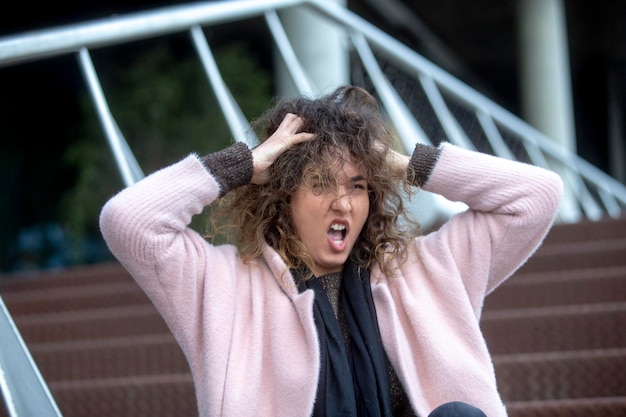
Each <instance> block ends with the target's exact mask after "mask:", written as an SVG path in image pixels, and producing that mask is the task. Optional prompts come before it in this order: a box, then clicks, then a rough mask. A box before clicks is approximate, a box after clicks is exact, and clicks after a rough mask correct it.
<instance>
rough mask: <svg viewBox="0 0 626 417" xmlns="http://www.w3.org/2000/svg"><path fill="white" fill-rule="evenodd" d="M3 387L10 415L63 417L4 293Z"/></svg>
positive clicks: (0, 327)
mask: <svg viewBox="0 0 626 417" xmlns="http://www.w3.org/2000/svg"><path fill="white" fill-rule="evenodd" d="M0 335H2V349H0V390H1V391H2V395H3V397H4V402H5V405H6V409H7V412H8V413H9V416H10V417H32V416H36V417H60V416H61V412H60V411H59V409H58V407H57V404H56V402H55V401H54V398H53V397H52V395H51V394H50V391H49V390H48V386H47V385H46V383H45V381H44V380H43V378H42V377H41V374H40V373H39V368H37V365H36V364H35V362H34V361H33V358H32V356H31V355H30V352H29V351H28V349H27V348H26V345H25V344H24V340H23V339H22V335H21V334H20V332H19V331H18V329H17V327H16V326H15V323H14V322H13V319H12V318H11V315H10V314H9V311H8V310H7V308H6V305H5V304H4V301H3V300H2V297H0Z"/></svg>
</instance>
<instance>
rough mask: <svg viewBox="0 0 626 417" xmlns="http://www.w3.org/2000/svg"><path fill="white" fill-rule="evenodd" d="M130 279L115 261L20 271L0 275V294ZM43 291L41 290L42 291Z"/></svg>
mask: <svg viewBox="0 0 626 417" xmlns="http://www.w3.org/2000/svg"><path fill="white" fill-rule="evenodd" d="M129 280H130V281H132V280H133V279H132V277H131V276H130V274H129V273H128V272H127V271H126V270H125V269H124V267H122V265H120V264H119V263H117V262H112V263H101V264H94V265H87V266H74V267H71V268H64V269H58V270H45V271H36V272H20V273H15V274H8V275H2V276H0V294H2V295H3V297H4V294H5V293H8V292H11V291H23V290H28V289H36V290H47V289H50V288H56V287H59V286H75V285H91V284H94V283H96V282H127V281H129ZM42 292H43V291H42Z"/></svg>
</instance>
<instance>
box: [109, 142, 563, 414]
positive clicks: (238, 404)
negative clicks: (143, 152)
mask: <svg viewBox="0 0 626 417" xmlns="http://www.w3.org/2000/svg"><path fill="white" fill-rule="evenodd" d="M423 188H424V189H425V190H428V191H432V192H435V193H438V194H442V195H443V196H445V197H447V198H448V199H450V200H452V201H462V202H465V203H466V204H467V205H468V206H469V207H470V209H469V210H467V211H466V212H463V213H461V214H458V215H456V216H455V217H453V218H452V219H451V220H449V221H448V222H447V223H446V224H445V225H444V226H443V227H441V228H440V229H439V230H438V231H437V232H434V233H431V234H429V235H426V236H424V237H420V238H418V239H416V240H415V242H414V243H413V245H412V248H411V250H410V257H409V259H408V260H407V261H406V262H404V263H402V264H399V265H396V266H395V267H394V270H397V272H398V273H397V276H394V277H387V276H384V275H383V274H381V272H380V269H379V268H377V267H374V269H373V271H372V274H371V277H372V279H371V282H372V294H373V298H374V302H375V305H376V310H377V315H378V322H379V327H380V331H381V335H382V339H383V344H384V347H385V350H386V352H387V355H388V357H389V360H390V361H391V363H392V365H393V367H394V369H395V370H396V372H397V374H398V377H399V379H400V381H401V382H402V384H403V386H404V388H405V390H406V392H407V394H408V396H409V399H410V401H411V404H412V406H413V408H414V410H415V411H416V412H417V413H419V415H421V416H426V415H428V413H429V412H430V411H431V410H432V409H433V408H435V407H436V406H437V405H439V404H441V403H444V402H448V401H453V400H459V401H466V402H468V403H471V404H473V405H475V406H477V407H479V408H481V409H482V410H483V411H484V412H485V413H486V414H487V416H489V417H502V416H506V410H505V407H504V406H503V403H502V400H501V398H500V396H499V394H498V390H497V387H496V380H495V376H494V367H493V364H492V361H491V358H490V355H489V351H488V348H487V345H486V343H485V340H484V338H483V336H482V334H481V331H480V327H479V319H480V313H481V308H482V305H483V300H484V298H485V296H486V295H487V294H489V293H490V292H491V291H493V290H494V289H495V288H496V287H497V286H498V285H499V284H500V283H501V282H502V281H504V280H505V279H506V278H507V277H509V276H510V275H511V274H512V273H513V272H514V271H515V270H516V269H517V268H518V267H519V266H520V265H522V264H523V263H524V262H525V261H526V260H527V259H528V257H529V256H530V255H531V254H532V253H533V252H534V251H535V250H536V249H537V247H538V246H539V245H540V243H541V241H542V239H543V238H544V236H545V235H546V233H547V232H548V230H549V228H550V227H551V225H552V223H553V221H554V218H555V215H556V213H557V210H558V206H559V203H560V199H561V195H562V182H561V179H560V178H559V177H558V176H557V175H556V174H554V173H552V172H550V171H546V170H544V169H540V168H537V167H533V166H530V165H526V164H522V163H518V162H511V161H508V160H504V159H499V158H495V157H492V156H489V155H486V154H481V153H476V152H470V151H467V150H463V149H461V148H458V147H456V146H453V145H450V144H444V145H442V146H441V155H440V157H439V160H438V162H437V163H436V165H435V167H434V169H433V171H432V174H431V176H430V177H429V179H428V181H427V182H426V184H425V185H424V187H423ZM219 191H220V190H219V185H218V183H217V182H216V180H215V178H214V177H213V176H212V174H211V173H210V172H209V171H208V170H207V169H206V168H205V167H204V166H203V164H202V163H201V162H200V161H199V159H198V158H197V157H196V156H195V155H190V156H188V157H187V158H185V159H183V160H182V161H180V162H178V163H176V164H174V165H172V166H170V167H167V168H164V169H161V170H160V171H157V172H155V173H153V174H152V175H149V176H148V177H146V178H145V179H143V180H142V181H140V182H138V183H137V184H135V185H133V186H131V187H128V188H126V189H125V190H123V191H121V192H120V193H119V194H117V195H116V196H114V197H113V198H112V199H111V200H110V201H109V202H108V203H107V204H106V205H105V206H104V208H103V210H102V213H101V218H100V226H101V231H102V234H103V236H104V238H105V239H106V242H107V244H108V245H109V248H110V250H111V251H112V253H113V254H114V255H115V256H116V257H117V259H119V261H120V262H121V263H122V264H123V265H124V267H125V268H126V269H127V270H128V271H129V272H130V273H131V274H132V276H133V277H134V278H135V279H136V280H137V282H138V283H139V285H140V286H141V287H142V288H143V289H144V291H145V292H146V293H147V294H148V296H149V297H150V298H151V300H152V301H153V302H154V304H155V305H156V307H157V308H158V310H159V311H160V313H161V314H162V315H163V317H164V318H165V320H166V322H167V323H168V325H169V327H170V329H171V330H172V332H173V334H174V335H175V337H176V339H177V340H178V342H179V343H180V345H181V347H182V349H183V351H184V353H185V355H186V357H187V359H188V361H189V364H190V367H191V371H192V373H193V379H194V383H195V389H196V395H197V399H198V408H199V413H200V416H203V417H205V416H233V417H243V416H268V417H280V416H284V417H300V416H301V417H305V416H309V415H310V414H311V412H312V410H313V403H314V401H315V395H316V387H317V380H318V371H319V370H318V368H319V360H318V355H319V346H318V339H317V334H316V328H315V324H314V321H313V313H312V305H313V292H312V291H311V290H308V291H305V292H303V293H301V294H300V293H298V291H297V289H296V286H295V285H294V283H293V280H292V277H291V275H290V274H289V272H288V271H287V270H286V267H285V264H284V263H283V261H282V260H281V258H280V257H279V256H278V254H277V253H276V252H275V251H274V250H272V249H271V248H269V247H266V248H265V250H264V252H263V257H262V258H261V259H258V260H256V261H254V262H251V263H243V262H242V260H241V258H240V257H239V254H238V251H237V249H236V248H235V247H234V246H231V245H222V246H212V245H210V244H209V243H207V242H206V241H205V239H203V238H202V237H201V236H200V235H198V234H197V233H196V232H194V231H193V230H191V229H190V228H188V227H187V226H188V224H189V223H190V222H191V219H192V216H193V215H195V214H198V213H200V212H201V211H202V209H203V208H204V207H205V206H206V205H208V204H209V203H211V202H212V201H213V200H215V199H216V198H217V197H218V195H219Z"/></svg>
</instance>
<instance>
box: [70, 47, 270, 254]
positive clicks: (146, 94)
mask: <svg viewBox="0 0 626 417" xmlns="http://www.w3.org/2000/svg"><path fill="white" fill-rule="evenodd" d="M214 53H215V58H216V61H217V63H218V66H219V68H220V72H221V73H222V76H223V77H224V80H225V82H226V84H227V85H228V87H229V89H230V90H231V93H232V94H233V96H234V97H235V99H236V101H237V102H238V103H239V105H240V107H241V109H242V111H243V112H244V114H245V115H246V117H247V118H248V120H252V119H253V118H254V117H256V116H258V115H259V114H261V113H262V112H263V111H264V110H265V109H266V108H267V106H268V105H269V103H270V101H271V76H270V74H269V72H268V70H267V69H266V68H261V67H260V66H259V64H258V63H257V62H256V60H255V59H254V54H252V53H251V51H249V50H248V49H247V48H246V45H245V44H244V43H233V44H227V45H224V46H221V47H219V48H217V49H215V51H214ZM93 59H94V62H95V63H96V68H103V69H102V70H99V77H100V79H101V83H102V85H103V90H104V92H105V95H106V97H107V101H108V102H109V106H110V108H111V113H112V114H113V116H114V118H115V119H116V121H117V123H118V125H119V127H120V130H121V132H122V134H123V135H124V137H125V138H126V140H127V142H128V144H129V146H130V148H131V150H132V151H133V153H134V154H135V157H136V159H137V161H138V163H139V165H140V167H141V168H142V170H143V172H144V173H145V174H146V175H147V174H149V173H150V172H152V171H154V170H157V169H159V168H161V167H164V166H166V165H169V164H171V163H173V162H175V161H177V160H179V159H182V158H183V157H185V156H186V155H188V154H189V153H192V152H194V153H197V154H200V155H202V154H206V153H209V152H213V151H216V150H219V149H222V148H224V147H226V146H228V145H229V144H231V143H232V142H233V138H232V136H231V134H230V131H229V129H228V126H227V125H226V122H225V120H224V118H223V115H222V112H221V109H220V107H219V105H218V103H217V101H216V99H215V95H214V93H213V91H212V89H211V87H210V83H209V81H208V79H207V76H206V74H205V73H204V70H203V68H202V66H201V64H200V62H199V59H198V58H197V57H196V56H194V55H193V54H186V53H181V52H180V51H179V50H177V49H176V45H175V44H173V43H172V42H170V41H160V42H156V43H155V44H153V45H151V46H150V47H149V48H145V49H143V50H141V52H136V51H130V53H129V51H125V53H123V54H120V51H118V50H111V51H104V52H103V53H102V54H101V55H95V56H94V57H93ZM99 61H102V62H99ZM81 108H82V109H83V112H84V115H85V116H84V117H83V123H81V125H80V127H79V130H78V131H77V135H78V140H76V141H75V142H74V144H73V145H72V146H70V147H69V148H68V149H67V152H66V158H67V162H68V163H69V164H71V165H72V166H74V167H75V168H76V172H77V178H76V183H75V185H74V187H73V188H72V189H71V190H69V191H68V192H67V193H66V194H65V196H64V197H63V199H62V200H61V202H60V205H61V208H62V209H61V210H60V213H61V216H62V218H61V219H60V221H61V223H62V226H63V228H64V229H65V230H67V231H68V232H69V235H70V236H71V240H72V241H74V242H81V241H83V239H84V238H85V237H86V236H94V235H97V236H99V231H98V215H99V212H100V209H101V208H102V205H103V204H104V203H105V202H106V200H107V199H108V198H110V197H111V196H112V195H113V194H114V193H115V192H117V191H119V190H120V189H121V188H122V187H123V183H122V179H121V176H120V175H119V173H118V170H117V168H116V166H115V163H114V160H113V157H112V154H111V152H110V151H109V149H108V145H107V142H106V140H105V137H104V134H103V132H102V129H101V127H100V124H99V121H98V119H97V116H96V114H95V110H94V109H93V104H92V102H91V99H90V97H89V96H88V95H87V93H86V92H85V94H84V95H83V97H82V98H81ZM196 217H197V218H198V217H200V216H196ZM192 227H194V228H196V229H197V230H199V231H202V230H203V229H204V227H205V222H204V219H202V218H199V219H194V223H193V224H192ZM78 252H79V251H78V250H77V251H76V253H75V255H74V257H75V258H80V257H81V255H80V253H78ZM79 263H80V262H79Z"/></svg>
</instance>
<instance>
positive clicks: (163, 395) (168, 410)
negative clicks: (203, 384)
mask: <svg viewBox="0 0 626 417" xmlns="http://www.w3.org/2000/svg"><path fill="white" fill-rule="evenodd" d="M49 388H50V392H51V393H52V395H53V396H54V398H55V400H56V402H57V404H58V406H59V410H60V411H61V414H62V415H63V417H87V416H88V417H111V416H115V417H148V416H149V417H172V416H177V417H196V416H197V415H198V410H197V403H196V397H195V392H194V387H193V382H192V380H191V375H190V374H189V373H182V374H163V375H149V376H139V377H124V378H107V379H96V380H77V381H64V382H54V383H51V384H49Z"/></svg>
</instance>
